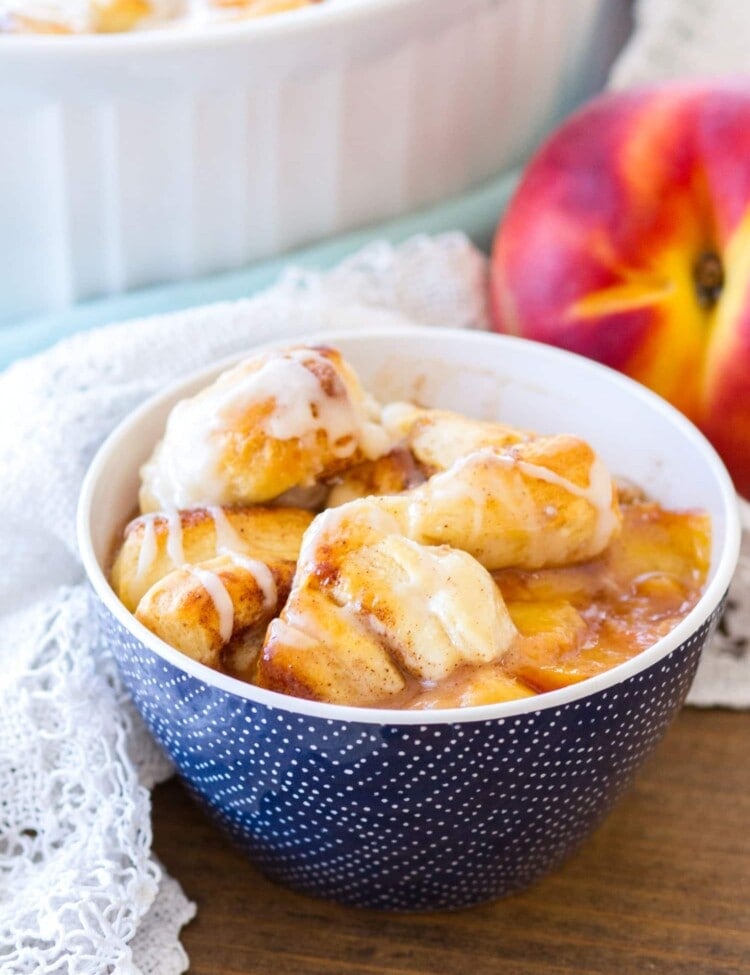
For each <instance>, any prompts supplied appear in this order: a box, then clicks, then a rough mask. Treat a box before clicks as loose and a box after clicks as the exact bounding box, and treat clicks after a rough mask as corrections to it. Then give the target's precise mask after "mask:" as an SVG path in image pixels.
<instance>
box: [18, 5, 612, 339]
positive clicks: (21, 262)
mask: <svg viewBox="0 0 750 975" xmlns="http://www.w3.org/2000/svg"><path fill="white" fill-rule="evenodd" d="M625 3H626V0H565V2H561V0H327V2H326V3H323V4H320V5H315V6H314V7H312V8H309V9H304V10H299V11H294V12H291V13H288V14H279V15H276V16H272V17H267V18H261V19H257V20H252V21H248V22H245V23H241V24H226V25H220V26H214V27H212V28H210V29H205V28H204V29H202V30H200V29H196V28H184V29H178V28H174V29H172V28H169V29H164V30H159V31H151V32H143V33H138V34H128V35H108V36H75V37H45V36H15V37H9V36H6V37H0V147H2V159H1V160H0V322H3V321H5V322H8V321H10V320H13V319H19V318H24V317H27V316H31V315H35V314H39V313H42V312H49V311H53V310H56V309H62V308H64V307H67V306H69V305H71V304H73V303H75V302H78V301H80V300H83V299H86V298H88V297H93V296H95V295H105V294H115V293H117V292H120V291H123V290H126V289H130V288H134V287H141V286H144V285H147V284H150V283H156V282H162V281H169V280H177V279H182V278H186V277H192V276H196V275H203V274H207V273H211V272H214V271H219V270H225V269H229V268H234V267H238V266H241V265H243V264H246V263H248V262H250V261H253V260H255V259H258V258H262V257H267V256H270V255H272V254H278V253H281V252H283V251H285V250H287V249H289V248H291V247H294V246H297V245H300V244H302V243H304V242H307V241H310V240H314V239H318V238H322V237H325V236H329V235H332V234H336V233H339V232H342V231H344V230H347V229H351V228H353V227H355V226H361V225H364V224H367V223H371V222H375V221H379V220H382V219H385V218H387V217H392V216H395V215H398V214H400V213H405V212H408V211H411V210H414V209H415V208H418V207H420V206H421V205H424V204H428V203H431V202H434V201H436V200H438V199H441V198H443V197H447V196H450V195H454V194H457V193H460V192H461V191H463V190H464V189H466V188H467V187H469V186H471V185H473V184H476V183H478V182H480V181H481V180H483V179H485V178H487V177H489V176H490V175H492V174H495V173H497V172H500V171H502V170H503V169H505V168H508V167H510V166H512V165H514V164H517V163H518V162H519V161H521V160H522V159H523V158H524V157H525V156H526V154H527V153H528V152H529V151H530V149H531V148H532V147H533V145H534V144H535V143H536V142H537V141H538V139H539V137H540V136H541V134H542V133H543V132H544V131H545V130H547V129H548V128H549V127H550V125H551V124H552V123H553V122H554V121H555V120H556V119H557V118H559V117H560V115H561V114H562V113H564V112H565V111H567V110H568V109H569V108H571V107H572V106H573V105H574V104H575V103H577V102H578V101H580V100H581V99H582V98H583V97H584V96H585V95H586V94H588V93H589V92H591V91H593V90H595V89H596V88H597V87H599V86H600V84H601V82H602V78H603V74H604V71H605V69H606V65H607V63H608V61H609V60H610V59H611V57H612V56H613V54H614V52H615V50H616V48H617V45H618V44H619V42H620V41H621V40H622V34H623V32H622V23H623V9H624V5H625Z"/></svg>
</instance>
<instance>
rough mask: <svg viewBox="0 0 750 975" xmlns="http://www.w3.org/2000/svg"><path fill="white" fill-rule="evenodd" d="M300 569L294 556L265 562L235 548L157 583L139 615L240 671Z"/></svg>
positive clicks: (216, 663) (176, 640)
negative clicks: (239, 552) (295, 569)
mask: <svg viewBox="0 0 750 975" xmlns="http://www.w3.org/2000/svg"><path fill="white" fill-rule="evenodd" d="M294 568H295V563H294V561H292V560H286V561H285V560H281V559H279V560H277V561H275V562H273V563H272V564H269V565H265V564H264V563H263V562H259V561H257V560H254V559H249V558H248V557H246V556H242V555H238V554H237V553H234V552H229V553H225V554H223V555H219V556H217V557H216V558H214V559H209V560H207V561H205V562H199V563H197V564H195V565H184V566H182V567H181V568H179V569H174V570H173V571H171V572H168V573H167V574H166V575H165V576H164V577H163V578H162V579H160V580H159V581H158V582H157V583H155V584H154V585H153V586H151V588H150V589H149V590H148V592H146V594H145V595H144V596H143V598H142V599H141V601H140V602H139V603H138V606H137V608H136V611H135V615H136V618H137V619H139V620H140V621H141V623H143V624H144V626H146V627H148V629H149V630H151V631H152V632H153V633H155V634H156V635H157V636H158V637H161V639H162V640H164V641H165V642H166V643H169V644H170V645H171V646H173V647H176V648H177V649H178V650H181V651H182V652H183V653H185V654H187V656H189V657H192V658H193V659H194V660H198V661H200V663H203V664H207V665H208V666H209V667H214V668H216V669H218V670H227V671H229V672H231V673H234V674H235V675H239V674H240V673H241V672H246V671H247V670H248V669H249V667H250V664H251V663H252V661H253V658H254V656H255V652H256V651H257V650H258V649H259V648H260V645H261V643H262V639H263V632H264V629H265V627H266V626H267V625H268V623H269V621H270V620H271V619H272V618H273V617H274V616H276V615H277V613H278V612H279V610H280V608H281V606H283V605H284V602H285V601H286V598H287V596H288V595H289V589H290V586H291V582H292V577H293V575H294Z"/></svg>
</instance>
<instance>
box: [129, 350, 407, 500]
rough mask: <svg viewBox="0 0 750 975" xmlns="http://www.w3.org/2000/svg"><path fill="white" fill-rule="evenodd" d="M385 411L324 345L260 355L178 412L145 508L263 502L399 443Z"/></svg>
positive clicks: (144, 495) (150, 472)
mask: <svg viewBox="0 0 750 975" xmlns="http://www.w3.org/2000/svg"><path fill="white" fill-rule="evenodd" d="M379 418H380V407H379V406H378V404H377V403H376V402H375V400H374V399H373V398H372V397H371V396H369V395H368V394H367V393H365V391H364V389H363V388H362V386H361V384H360V382H359V379H358V378H357V376H356V375H355V373H354V371H353V370H352V369H351V367H350V366H349V365H348V364H347V363H346V362H345V361H344V359H343V357H342V356H341V353H339V352H338V351H336V350H335V349H330V348H327V347H325V346H316V347H304V346H300V347H296V348H291V349H284V350H280V351H274V352H268V353H265V354H264V355H257V356H253V357H251V358H249V359H246V360H244V361H243V362H241V363H240V364H239V365H237V366H235V367H234V368H232V369H229V370H227V371H226V372H224V373H222V375H221V376H219V378H218V379H217V380H216V381H215V382H214V383H212V384H211V385H210V386H209V387H207V388H206V389H204V390H202V391H201V392H200V393H198V394H197V395H196V396H193V397H192V398H190V399H185V400H182V401H181V402H180V403H178V404H177V405H176V406H175V407H174V409H173V410H172V412H171V414H170V416H169V418H168V420H167V425H166V430H165V433H164V437H163V439H162V441H161V442H160V443H159V444H158V446H157V447H156V450H155V451H154V453H153V455H152V457H151V458H150V459H149V460H148V461H147V462H146V463H145V464H144V465H143V467H142V469H141V477H142V486H141V491H140V507H141V511H143V512H149V511H157V510H162V509H164V508H191V507H196V506H198V505H208V504H221V505H243V504H258V503H263V502H265V501H269V500H270V499H272V498H276V497H278V496H279V495H281V494H283V493H284V492H286V491H289V490H290V489H291V488H295V487H309V486H311V485H314V484H315V483H317V482H319V481H323V480H326V479H328V478H330V477H332V476H333V475H334V474H336V473H337V472H339V471H342V470H344V469H345V468H347V467H351V466H352V465H354V464H358V463H361V462H362V461H364V460H375V459H376V458H377V457H381V456H382V455H383V454H386V453H388V451H389V450H390V449H391V447H392V446H393V443H392V438H391V437H389V435H388V434H387V433H386V431H385V430H384V428H383V427H382V426H381V425H380V422H379Z"/></svg>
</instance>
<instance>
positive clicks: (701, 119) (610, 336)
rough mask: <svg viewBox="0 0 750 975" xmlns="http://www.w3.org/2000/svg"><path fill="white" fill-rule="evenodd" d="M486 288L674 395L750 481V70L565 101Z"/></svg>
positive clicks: (543, 337) (530, 327)
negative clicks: (572, 110)
mask: <svg viewBox="0 0 750 975" xmlns="http://www.w3.org/2000/svg"><path fill="white" fill-rule="evenodd" d="M491 296H492V310H493V321H494V327H495V328H496V329H497V330H498V331H503V332H509V333H514V334H517V335H523V336H526V337H528V338H532V339H537V340H540V341H543V342H548V343H551V344H553V345H558V346H561V347H563V348H566V349H569V350H571V351H573V352H578V353H580V354H582V355H586V356H588V357H590V358H593V359H597V360H598V361H600V362H603V363H605V364H606V365H609V366H612V367H613V368H615V369H619V370H620V371H621V372H625V373H627V374H628V375H630V376H632V377H633V378H635V379H638V380H640V381H641V382H643V383H644V384H645V385H647V386H649V387H651V388H652V389H654V390H655V391H656V392H657V393H659V394H661V395H662V396H663V397H665V398H666V399H668V400H670V401H671V402H672V403H674V405H675V406H677V407H678V408H679V409H681V410H682V411H683V412H684V413H686V414H687V416H689V417H690V418H691V419H692V420H693V421H694V422H695V423H696V424H697V425H698V426H699V427H700V428H701V429H702V430H703V431H704V433H705V434H706V435H707V436H708V437H709V439H710V440H711V441H712V442H713V444H714V446H715V447H716V448H717V450H718V451H719V453H720V454H721V455H722V457H723V458H724V461H725V463H726V464H727V466H728V468H729V470H730V473H731V474H732V476H733V478H734V481H735V485H736V487H737V489H738V491H739V492H740V493H741V494H743V495H745V496H746V497H750V85H748V86H746V87H744V88H743V87H740V86H730V85H709V84H708V83H702V84H695V83H694V84H680V83H678V84H669V85H663V86H659V87H654V88H650V89H641V90H639V91H635V92H621V93H609V94H605V95H602V96H600V97H599V98H597V99H595V100H594V101H592V102H590V103H589V104H588V105H587V106H585V107H584V108H583V109H581V110H579V111H578V112H577V113H576V114H574V115H573V116H571V117H570V118H569V119H568V120H567V121H566V122H564V123H563V124H562V126H561V127H560V128H559V129H558V130H557V131H556V132H555V133H553V134H552V136H551V137H550V138H549V139H548V140H547V141H546V142H545V144H544V145H543V146H542V147H541V148H540V150H539V151H538V153H537V154H536V155H535V157H534V158H533V159H532V160H531V162H530V163H529V165H528V167H527V169H526V171H525V173H524V175H523V177H522V180H521V182H520V184H519V186H518V188H517V190H516V192H515V194H514V196H513V199H512V200H511V202H510V205H509V208H508V211H507V213H506V215H505V218H504V219H503V220H502V222H501V224H500V227H499V228H498V232H497V235H496V238H495V243H494V247H493V254H492V275H491ZM592 408H593V409H595V408H596V404H595V403H592ZM636 435H637V431H634V436H636Z"/></svg>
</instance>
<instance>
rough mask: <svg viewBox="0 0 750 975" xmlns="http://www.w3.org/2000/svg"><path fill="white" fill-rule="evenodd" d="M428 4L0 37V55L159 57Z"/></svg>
mask: <svg viewBox="0 0 750 975" xmlns="http://www.w3.org/2000/svg"><path fill="white" fill-rule="evenodd" d="M420 3H422V4H424V3H429V0H348V2H347V0H339V2H336V3H330V2H326V0H324V2H323V3H316V4H313V5H312V6H310V7H302V8H299V9H297V10H285V11H281V12H279V13H273V14H267V15H264V16H260V17H253V18H248V19H247V20H242V19H239V20H227V21H220V22H218V23H215V24H186V25H184V26H180V25H179V23H177V24H175V25H170V24H168V23H167V24H165V25H163V26H157V27H154V28H152V29H148V30H140V31H123V32H121V33H113V34H64V35H62V34H13V33H9V34H5V35H4V34H0V53H1V54H2V55H3V57H5V55H6V54H7V55H11V56H12V55H21V56H23V55H25V54H39V53H43V54H44V56H45V58H49V57H52V58H57V57H60V58H65V57H67V56H69V55H75V57H76V58H80V57H86V56H89V57H99V56H104V57H106V58H109V57H111V56H112V55H113V54H116V53H118V52H123V53H127V54H133V53H135V51H143V52H149V53H159V52H162V51H165V50H166V51H174V50H182V49H189V48H196V49H202V48H205V47H219V46H224V45H227V44H233V43H242V44H246V43H249V42H252V40H253V39H257V40H258V41H259V42H264V41H266V40H267V39H269V38H274V37H284V36H287V35H289V36H292V35H299V34H304V33H306V32H307V31H316V30H324V29H325V28H326V27H331V28H333V27H335V26H337V25H339V26H341V25H346V24H356V23H357V22H358V21H361V20H365V21H366V20H367V19H368V18H369V17H371V16H378V15H379V14H381V13H388V12H389V11H391V10H402V9H405V8H406V7H408V6H417V5H418V4H420Z"/></svg>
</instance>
